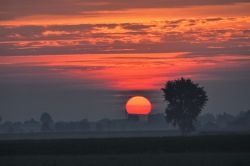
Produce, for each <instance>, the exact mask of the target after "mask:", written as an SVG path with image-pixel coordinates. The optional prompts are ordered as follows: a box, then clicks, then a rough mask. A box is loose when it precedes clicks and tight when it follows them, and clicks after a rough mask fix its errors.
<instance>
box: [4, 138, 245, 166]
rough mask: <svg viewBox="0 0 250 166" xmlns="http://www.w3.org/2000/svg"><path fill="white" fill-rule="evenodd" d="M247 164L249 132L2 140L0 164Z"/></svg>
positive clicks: (15, 165) (44, 165)
mask: <svg viewBox="0 0 250 166" xmlns="http://www.w3.org/2000/svg"><path fill="white" fill-rule="evenodd" d="M17 165H18V166H19V165H25V166H35V165H39V166H55V165H60V166H64V165H65V166H66V165H69V166H71V165H72V166H74V165H77V166H78V165H109V166H112V165H145V166H147V165H170V166H171V165H173V166H175V165H195V166H196V165H202V166H207V165H214V166H217V165H221V166H224V165H225V166H234V165H235V166H241V165H244V166H245V165H246V166H250V135H245V134H244V135H243V134H237V135H235V134H231V135H203V136H186V137H183V136H172V137H161V138H159V137H155V138H154V137H152V138H149V137H141V138H99V139H98V138H96V139H50V140H49V139H46V140H1V141H0V166H17Z"/></svg>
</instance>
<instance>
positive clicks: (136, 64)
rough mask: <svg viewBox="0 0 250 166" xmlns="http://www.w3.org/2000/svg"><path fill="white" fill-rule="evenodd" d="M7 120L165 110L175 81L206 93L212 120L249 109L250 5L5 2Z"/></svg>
mask: <svg viewBox="0 0 250 166" xmlns="http://www.w3.org/2000/svg"><path fill="white" fill-rule="evenodd" d="M0 4H1V6H0V115H1V116H2V118H3V119H6V120H24V119H28V118H31V117H34V118H39V116H40V114H41V113H42V112H48V113H50V114H51V115H52V116H53V117H54V119H56V120H80V119H84V118H88V119H89V120H98V119H102V118H110V119H114V118H125V114H124V109H125V103H126V101H127V100H128V99H129V98H130V97H132V96H135V95H141V96H145V97H147V98H148V99H149V100H150V101H151V102H152V107H153V108H152V113H164V109H165V106H166V104H165V103H164V101H163V94H162V92H161V88H162V87H163V86H164V84H165V83H166V81H169V80H174V79H178V78H180V77H185V78H191V79H192V80H193V81H194V82H196V83H199V84H200V85H201V86H204V87H205V90H206V91H207V94H208V97H209V101H208V103H207V106H206V108H205V110H204V113H207V112H211V113H214V114H218V113H221V112H228V113H232V114H236V113H239V112H240V111H245V110H247V109H250V102H249V99H250V87H249V85H250V10H249V8H250V1H249V0H209V1H208V0H185V1H182V0H144V1H143V2H142V1H131V0H43V1H37V0H24V1H22V3H20V1H19V0H0Z"/></svg>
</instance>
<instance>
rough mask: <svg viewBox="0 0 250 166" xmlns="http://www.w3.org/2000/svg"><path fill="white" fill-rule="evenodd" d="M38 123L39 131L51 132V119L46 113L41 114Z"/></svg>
mask: <svg viewBox="0 0 250 166" xmlns="http://www.w3.org/2000/svg"><path fill="white" fill-rule="evenodd" d="M40 121H41V125H42V126H41V131H44V132H47V131H51V130H53V119H52V117H51V116H50V115H49V114H48V113H47V112H44V113H42V115H41V117H40Z"/></svg>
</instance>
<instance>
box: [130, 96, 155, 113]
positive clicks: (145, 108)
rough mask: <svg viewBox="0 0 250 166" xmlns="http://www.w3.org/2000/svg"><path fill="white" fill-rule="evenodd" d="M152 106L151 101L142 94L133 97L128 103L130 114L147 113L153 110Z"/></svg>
mask: <svg viewBox="0 0 250 166" xmlns="http://www.w3.org/2000/svg"><path fill="white" fill-rule="evenodd" d="M151 107H152V106H151V103H150V101H149V100H148V99H147V98H145V97H142V96H135V97H132V98H130V99H129V100H128V101H127V103H126V111H127V113H128V114H142V115H147V114H149V113H150V112H151Z"/></svg>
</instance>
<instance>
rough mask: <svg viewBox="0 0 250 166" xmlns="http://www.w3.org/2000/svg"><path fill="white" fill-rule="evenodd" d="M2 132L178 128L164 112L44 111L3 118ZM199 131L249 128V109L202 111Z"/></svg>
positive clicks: (245, 129)
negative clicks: (70, 117)
mask: <svg viewBox="0 0 250 166" xmlns="http://www.w3.org/2000/svg"><path fill="white" fill-rule="evenodd" d="M0 119H1V121H0V133H30V132H93V131H94V132H102V131H132V130H144V131H146V130H149V131H150V130H151V131H157V130H161V131H162V130H166V131H168V130H176V129H177V128H176V127H174V126H173V125H171V124H167V123H166V121H165V115H164V114H151V115H149V116H148V120H147V121H140V120H138V119H137V120H133V119H132V120H131V119H112V120H111V119H101V120H99V121H95V122H90V121H88V120H87V119H82V120H80V121H54V120H53V118H52V116H51V115H49V114H48V113H43V114H42V115H41V117H40V119H39V120H36V119H33V118H31V119H29V120H26V121H23V122H12V121H4V120H3V119H2V118H0ZM194 127H195V128H196V132H219V131H239V132H241V131H250V110H248V111H242V112H240V113H239V114H237V115H232V114H229V113H225V112H224V113H220V114H218V115H214V114H212V113H205V114H201V115H200V116H198V117H197V119H196V121H194Z"/></svg>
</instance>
